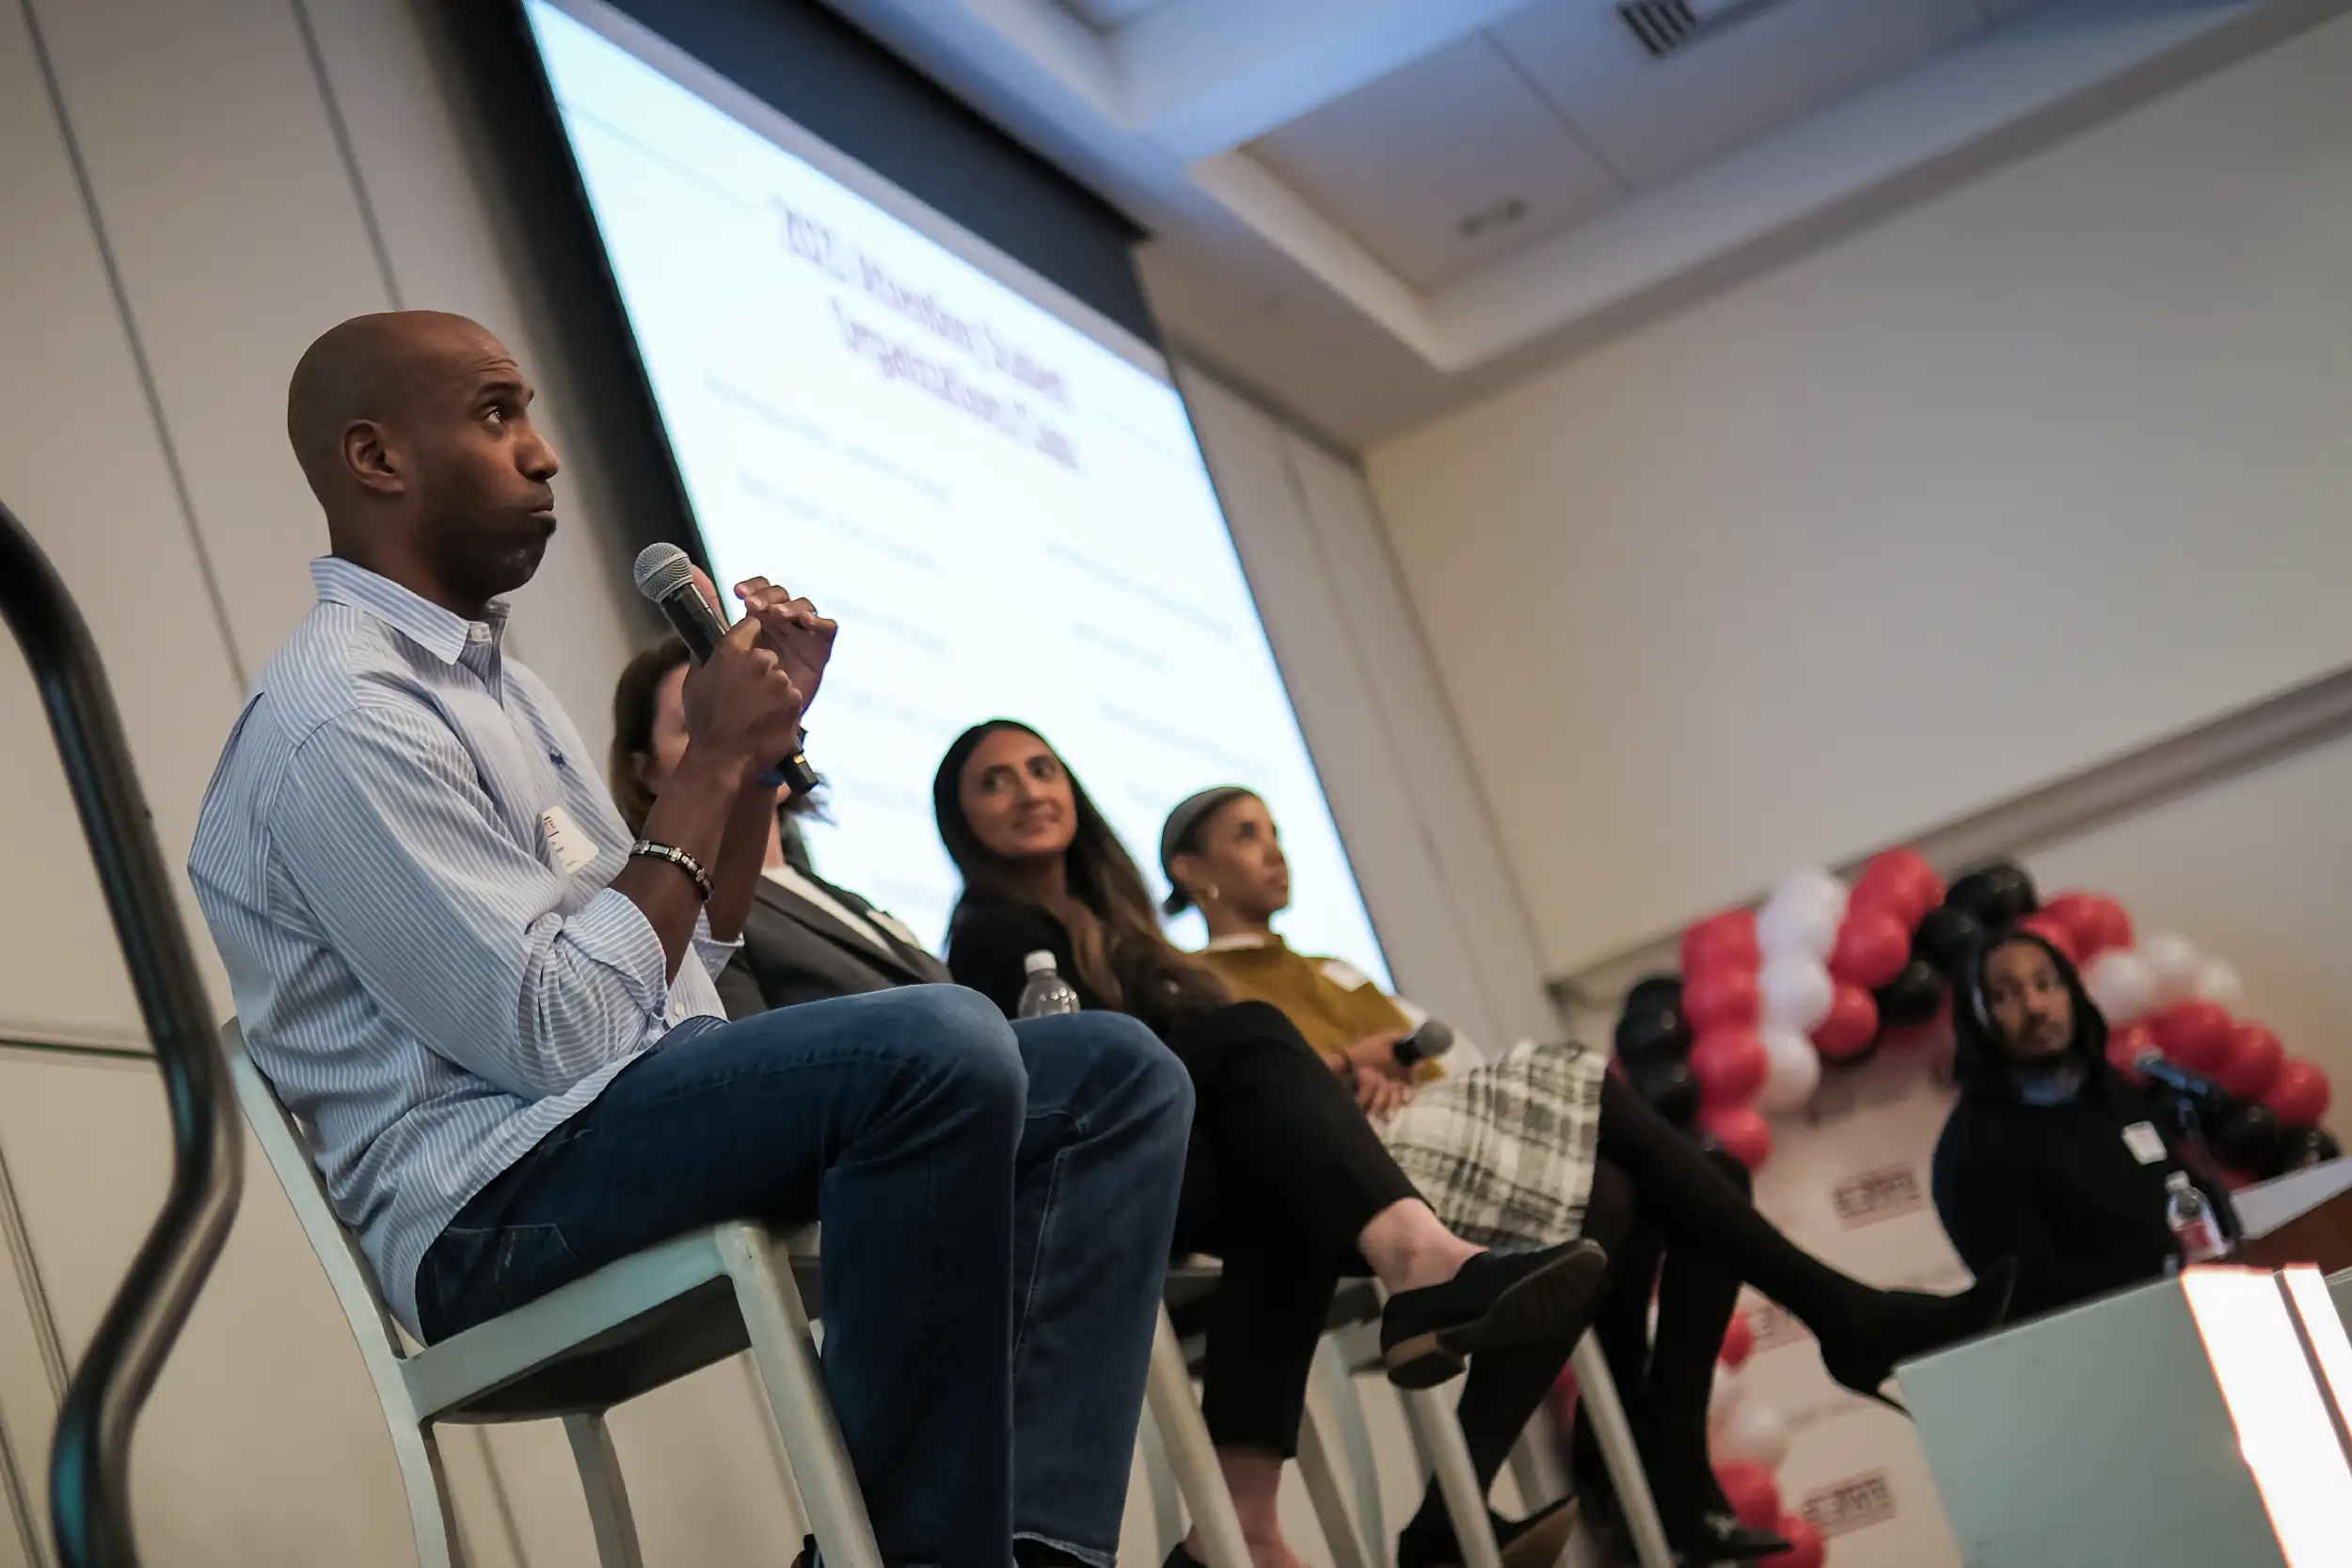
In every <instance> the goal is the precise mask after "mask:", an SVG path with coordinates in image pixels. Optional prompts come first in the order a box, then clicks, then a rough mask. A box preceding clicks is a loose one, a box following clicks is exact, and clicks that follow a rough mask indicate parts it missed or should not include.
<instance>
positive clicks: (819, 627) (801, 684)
mask: <svg viewBox="0 0 2352 1568" xmlns="http://www.w3.org/2000/svg"><path fill="white" fill-rule="evenodd" d="M735 596H736V597H737V598H739V599H741V600H742V601H743V615H744V618H745V619H746V620H750V621H756V622H758V623H759V634H760V635H759V643H760V646H761V647H763V648H766V649H767V650H768V651H769V652H770V653H771V654H774V655H775V656H776V662H777V663H779V664H780V665H782V666H783V667H784V673H786V674H787V675H789V676H791V677H792V684H793V685H794V686H796V687H798V688H799V689H800V691H801V705H802V707H803V709H805V708H806V707H807V706H808V705H809V704H810V703H813V702H815V701H816V700H817V689H818V687H819V686H821V685H823V684H824V679H825V665H826V663H827V662H828V661H830V660H831V659H832V657H833V640H834V633H836V632H838V631H839V630H840V629H841V628H840V627H839V626H837V625H835V624H834V622H832V621H828V620H827V619H825V617H823V616H822V615H819V614H818V613H817V607H816V606H815V605H813V604H811V603H809V602H808V601H807V600H806V599H796V598H794V597H793V596H792V594H791V593H790V591H789V590H787V589H783V588H779V587H777V586H775V585H774V584H772V583H771V582H770V581H769V580H768V579H767V578H744V579H743V580H742V581H741V582H739V583H737V584H736V585H735Z"/></svg>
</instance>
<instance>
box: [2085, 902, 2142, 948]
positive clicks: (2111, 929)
mask: <svg viewBox="0 0 2352 1568" xmlns="http://www.w3.org/2000/svg"><path fill="white" fill-rule="evenodd" d="M2092 940H2093V943H2094V945H2095V946H2096V947H2097V948H2098V950H2099V951H2100V952H2102V953H2104V952H2106V950H2107V949H2108V948H2110V947H2129V946H2131V945H2132V943H2133V942H2134V941H2136V940H2137V933H2136V932H2135V931H2134V930H2133V929H2132V917H2131V916H2130V915H2129V914H2127V913H2125V912H2124V910H2123V906H2122V905H2121V904H2119V903H2117V902H2116V901H2115V900H2114V899H2112V898H2102V899H2100V900H2099V928H2098V930H2097V931H2096V932H2095V933H2093V938H2092Z"/></svg>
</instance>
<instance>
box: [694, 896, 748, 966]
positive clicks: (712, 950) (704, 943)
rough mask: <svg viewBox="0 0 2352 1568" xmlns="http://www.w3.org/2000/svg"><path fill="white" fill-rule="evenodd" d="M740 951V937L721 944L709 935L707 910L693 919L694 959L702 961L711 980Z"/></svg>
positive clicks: (708, 913) (741, 945) (741, 940)
mask: <svg viewBox="0 0 2352 1568" xmlns="http://www.w3.org/2000/svg"><path fill="white" fill-rule="evenodd" d="M742 950H743V939H742V938H741V937H737V938H736V939H735V940H734V941H733V942H723V941H721V940H720V939H719V938H717V937H715V936H712V935H711V934H710V911H708V910H705V911H703V912H702V913H700V914H698V915H696V916H695V917H694V957H696V958H700V959H701V960H702V963H703V968H704V969H705V970H707V971H708V972H709V974H710V977H711V978H712V979H713V980H716V979H718V978H719V972H720V971H721V970H723V969H724V968H726V966H727V964H728V963H729V962H730V961H731V960H732V959H733V958H735V955H736V954H738V953H739V952H741V951H742Z"/></svg>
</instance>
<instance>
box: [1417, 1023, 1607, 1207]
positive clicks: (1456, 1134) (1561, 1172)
mask: <svg viewBox="0 0 2352 1568" xmlns="http://www.w3.org/2000/svg"><path fill="white" fill-rule="evenodd" d="M1608 1068H1609V1063H1608V1060H1607V1058H1606V1057H1604V1056H1603V1055H1602V1054H1601V1053H1599V1052H1597V1051H1593V1050H1589V1049H1587V1048H1586V1047H1584V1046H1581V1045H1575V1044H1567V1045H1536V1044H1534V1043H1525V1044H1521V1045H1519V1046H1518V1047H1517V1048H1515V1049H1514V1050H1513V1051H1512V1052H1511V1053H1509V1054H1508V1055H1506V1056H1504V1057H1503V1058H1502V1060H1501V1061H1498V1062H1493V1063H1489V1064H1487V1065H1486V1066H1484V1067H1479V1068H1474V1069H1471V1070H1470V1071H1468V1072H1465V1073H1462V1074H1460V1075H1459V1076H1449V1077H1446V1078H1441V1079H1439V1080H1438V1082H1436V1083H1434V1084H1430V1085H1426V1086H1424V1087H1423V1088H1422V1090H1421V1091H1420V1092H1419V1093H1417V1094H1416V1095H1415V1096H1414V1097H1413V1100H1412V1102H1411V1103H1409V1104H1407V1105H1406V1107H1405V1109H1403V1110H1402V1111H1399V1112H1398V1113H1397V1114H1396V1115H1395V1116H1394V1117H1391V1118H1390V1119H1389V1121H1388V1124H1387V1125H1386V1126H1384V1127H1382V1128H1381V1129H1380V1141H1381V1142H1382V1143H1384V1144H1386V1145H1387V1146H1388V1149H1389V1153H1390V1154H1391V1156H1392V1157H1394V1159H1395V1161H1396V1163H1397V1165H1398V1166H1399V1168H1401V1169H1402V1170H1403V1171H1404V1172H1405V1174H1406V1176H1408V1177H1410V1178H1412V1180H1413V1184H1414V1185H1415V1186H1417V1187H1419V1188H1420V1189H1421V1195H1422V1196H1423V1197H1424V1198H1427V1199H1428V1200H1429V1207H1430V1208H1432V1209H1434V1210H1436V1211H1437V1214H1438V1218H1439V1219H1441V1220H1443V1221H1444V1222H1445V1224H1446V1228H1448V1229H1449V1230H1452V1231H1453V1232H1454V1234H1455V1235H1457V1236H1459V1237H1461V1238H1462V1239H1463V1240H1464V1241H1468V1242H1476V1243H1479V1244H1480V1245H1482V1246H1500V1247H1514V1248H1520V1247H1542V1246H1551V1245H1554V1244H1555V1243H1561V1242H1566V1241H1573V1240H1575V1239H1576V1237H1577V1236H1578V1235H1580V1234H1581V1233H1582V1230H1583V1225H1584V1205H1585V1202H1586V1200H1587V1199H1589V1198H1590V1197H1591V1196H1592V1191H1593V1162H1594V1160H1595V1159H1596V1158H1597V1155H1598V1152H1599V1148H1600V1085H1601V1079H1602V1077H1603V1075H1604V1074H1605V1073H1606V1072H1607V1071H1608Z"/></svg>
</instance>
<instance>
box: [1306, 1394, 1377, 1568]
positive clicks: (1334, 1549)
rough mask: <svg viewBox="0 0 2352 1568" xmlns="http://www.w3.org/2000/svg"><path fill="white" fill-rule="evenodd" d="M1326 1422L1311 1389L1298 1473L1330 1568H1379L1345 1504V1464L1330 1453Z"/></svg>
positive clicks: (1352, 1514) (1353, 1516)
mask: <svg viewBox="0 0 2352 1568" xmlns="http://www.w3.org/2000/svg"><path fill="white" fill-rule="evenodd" d="M1325 1424H1326V1423H1325V1421H1324V1419H1323V1418H1321V1417H1319V1416H1318V1414H1317V1412H1316V1410H1315V1401H1314V1400H1313V1398H1312V1397H1311V1391H1310V1398H1309V1399H1308V1402H1307V1409H1306V1413H1305V1415H1304V1416H1303V1417H1302V1418H1300V1420H1299V1423H1298V1474H1299V1477H1300V1479H1302V1480H1304V1481H1306V1483H1307V1500H1308V1501H1310V1502H1311V1503H1313V1504H1314V1508H1315V1519H1316V1522H1317V1523H1319V1524H1321V1525H1322V1526H1323V1541H1324V1544H1325V1545H1326V1546H1327V1547H1329V1548H1330V1552H1331V1568H1378V1565H1377V1562H1376V1560H1375V1559H1374V1557H1373V1556H1372V1554H1371V1553H1370V1552H1369V1551H1368V1550H1366V1548H1365V1544H1364V1538H1363V1536H1362V1535H1361V1534H1360V1533H1359V1531H1358V1530H1357V1528H1356V1515H1355V1514H1354V1513H1352V1512H1351V1511H1350V1510H1349V1508H1348V1506H1347V1488H1346V1484H1345V1482H1344V1481H1342V1480H1341V1473H1342V1472H1343V1470H1344V1469H1345V1468H1346V1466H1345V1465H1344V1464H1343V1463H1342V1462H1341V1461H1340V1460H1339V1459H1338V1458H1337V1456H1335V1455H1334V1454H1333V1453H1332V1452H1331V1448H1330V1445H1329V1444H1328V1443H1327V1441H1326V1437H1325V1433H1324V1427H1325Z"/></svg>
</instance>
